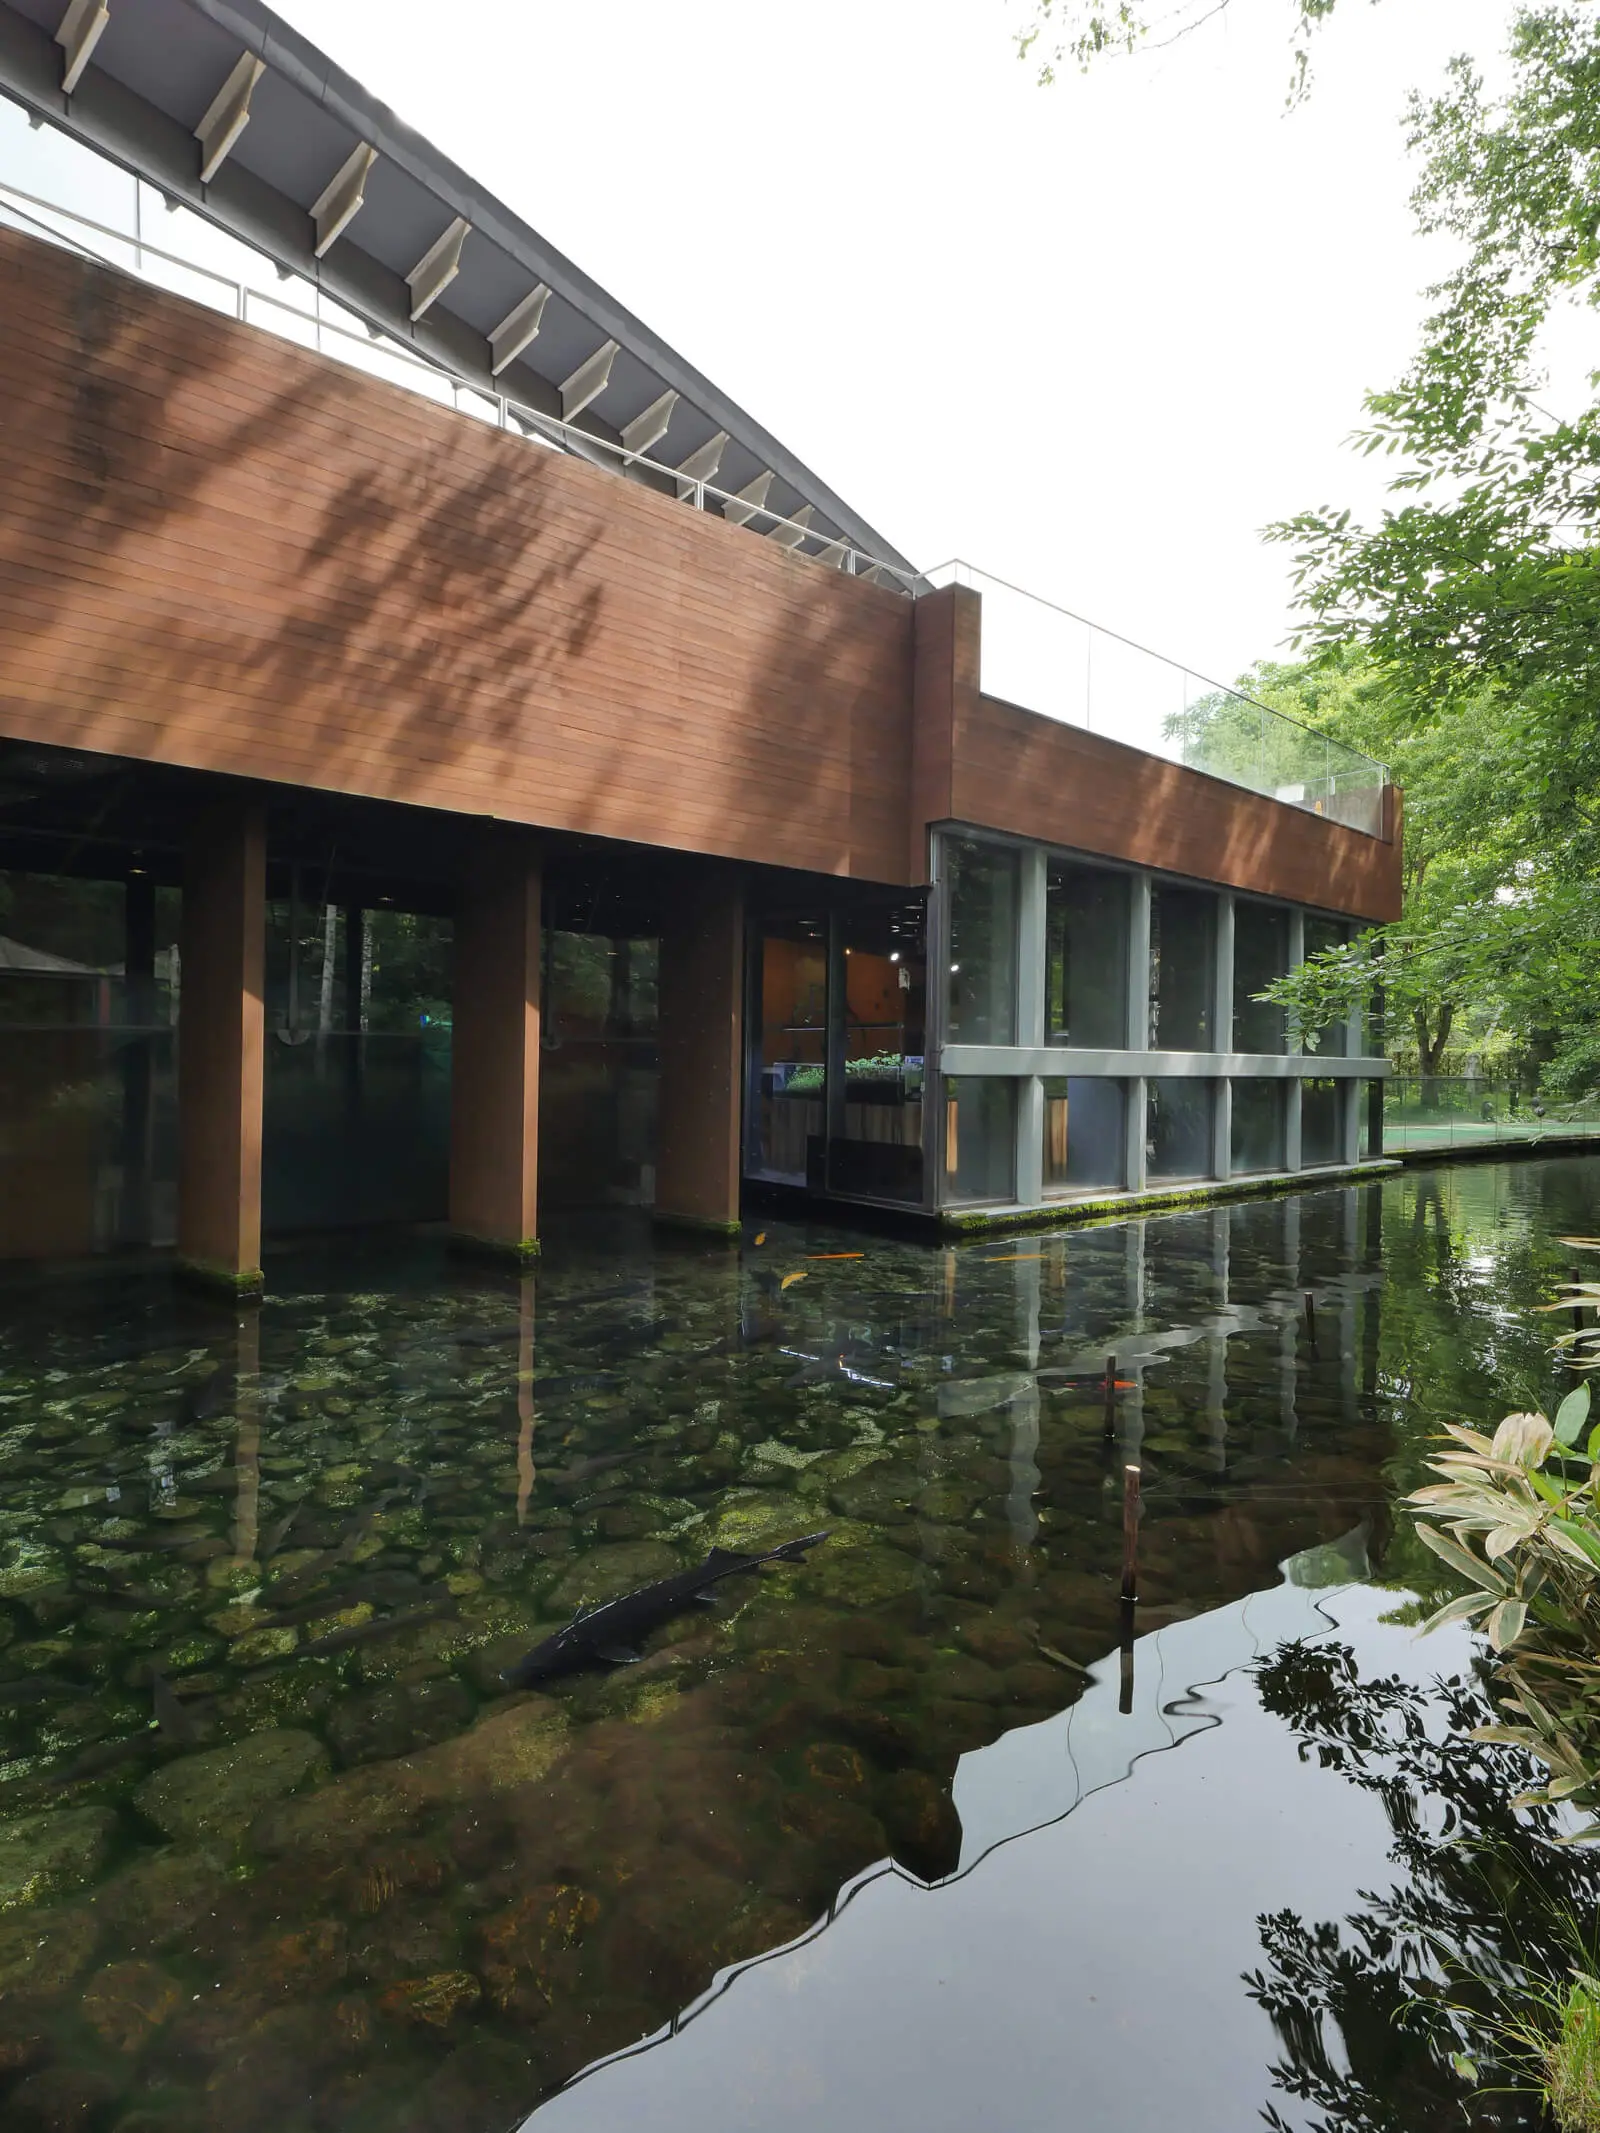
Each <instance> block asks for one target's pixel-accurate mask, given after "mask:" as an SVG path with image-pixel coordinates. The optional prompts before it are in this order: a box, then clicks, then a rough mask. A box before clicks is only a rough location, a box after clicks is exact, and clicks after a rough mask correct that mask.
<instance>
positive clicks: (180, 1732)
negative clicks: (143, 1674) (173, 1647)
mask: <svg viewBox="0 0 1600 2133" xmlns="http://www.w3.org/2000/svg"><path fill="white" fill-rule="evenodd" d="M150 1693H151V1696H152V1698H153V1700H154V1703H155V1714H156V1724H157V1725H158V1726H159V1727H160V1728H161V1730H162V1732H163V1733H165V1734H166V1735H167V1736H168V1738H169V1739H171V1740H176V1741H183V1742H184V1743H186V1744H189V1743H192V1742H194V1741H196V1740H198V1739H199V1738H200V1732H199V1728H198V1727H197V1726H196V1724H195V1722H194V1720H193V1719H192V1718H191V1717H190V1716H189V1714H188V1712H187V1711H186V1710H185V1709H184V1708H183V1705H182V1704H181V1703H180V1702H179V1701H178V1699H177V1697H176V1696H175V1695H174V1694H173V1692H172V1684H171V1682H170V1681H168V1679H167V1677H166V1675H165V1674H163V1673H162V1672H161V1670H160V1668H159V1667H152V1668H151V1670H150Z"/></svg>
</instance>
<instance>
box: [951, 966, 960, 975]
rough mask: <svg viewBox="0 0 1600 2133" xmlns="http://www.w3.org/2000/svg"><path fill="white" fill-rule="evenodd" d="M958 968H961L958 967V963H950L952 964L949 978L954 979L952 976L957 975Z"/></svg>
mask: <svg viewBox="0 0 1600 2133" xmlns="http://www.w3.org/2000/svg"><path fill="white" fill-rule="evenodd" d="M960 968H961V965H960V964H959V963H952V964H951V965H950V975H951V977H954V976H955V975H956V974H957V972H958V971H959V970H960Z"/></svg>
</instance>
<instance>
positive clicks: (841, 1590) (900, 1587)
mask: <svg viewBox="0 0 1600 2133" xmlns="http://www.w3.org/2000/svg"><path fill="white" fill-rule="evenodd" d="M814 1576H815V1581H816V1586H817V1590H818V1591H819V1592H821V1593H822V1594H824V1596H825V1597H826V1598H828V1599H830V1600H838V1601H840V1602H842V1603H843V1604H844V1605H846V1606H849V1607H875V1606H877V1605H878V1604H879V1603H880V1602H881V1601H884V1600H893V1599H897V1598H898V1597H899V1595H900V1594H901V1593H903V1592H914V1591H915V1590H916V1588H917V1583H918V1571H917V1565H916V1563H915V1562H914V1561H913V1559H912V1558H911V1557H910V1556H908V1555H902V1554H901V1553H900V1551H899V1550H898V1549H895V1548H844V1549H841V1550H840V1551H839V1552H838V1553H837V1554H834V1553H830V1551H829V1550H828V1549H827V1548H820V1549H818V1551H817V1556H816V1568H815V1572H814Z"/></svg>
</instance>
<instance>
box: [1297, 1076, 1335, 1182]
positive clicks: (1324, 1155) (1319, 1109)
mask: <svg viewBox="0 0 1600 2133" xmlns="http://www.w3.org/2000/svg"><path fill="white" fill-rule="evenodd" d="M1340 1104H1341V1099H1340V1084H1339V1083H1338V1082H1337V1081H1333V1080H1318V1081H1303V1082H1302V1083H1301V1084H1300V1167H1301V1168H1302V1169H1303V1170H1311V1169H1314V1168H1316V1167H1317V1166H1318V1165H1319V1164H1322V1163H1340V1162H1343V1160H1344V1137H1343V1135H1342V1134H1341V1132H1340V1130H1339V1128H1340V1122H1341V1116H1342V1113H1341V1108H1340Z"/></svg>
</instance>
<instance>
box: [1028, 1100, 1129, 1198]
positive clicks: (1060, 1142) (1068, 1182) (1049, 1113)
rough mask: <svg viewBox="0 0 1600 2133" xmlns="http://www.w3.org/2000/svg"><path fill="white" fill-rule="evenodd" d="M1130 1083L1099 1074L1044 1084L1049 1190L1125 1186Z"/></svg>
mask: <svg viewBox="0 0 1600 2133" xmlns="http://www.w3.org/2000/svg"><path fill="white" fill-rule="evenodd" d="M1127 1102H1128V1096H1127V1088H1126V1086H1125V1084H1124V1083H1122V1082H1120V1081H1112V1080H1109V1079H1107V1078H1106V1077H1104V1076H1102V1075H1098V1074H1088V1075H1080V1074H1074V1075H1071V1076H1070V1077H1066V1078H1051V1079H1049V1080H1047V1081H1046V1082H1045V1084H1044V1189H1045V1191H1046V1192H1047V1193H1051V1194H1066V1193H1075V1192H1088V1191H1092V1190H1094V1189H1096V1188H1098V1189H1099V1190H1100V1191H1102V1192H1105V1191H1111V1192H1116V1191H1119V1190H1120V1189H1121V1187H1122V1184H1123V1180H1124V1177H1125V1175H1126V1164H1125V1160H1124V1151H1125V1149H1126V1145H1127V1142H1126V1118H1127Z"/></svg>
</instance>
